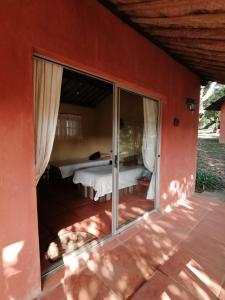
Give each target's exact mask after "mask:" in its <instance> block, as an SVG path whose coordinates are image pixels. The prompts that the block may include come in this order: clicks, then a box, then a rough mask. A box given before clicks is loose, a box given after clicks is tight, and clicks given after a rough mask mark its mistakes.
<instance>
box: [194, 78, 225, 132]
mask: <svg viewBox="0 0 225 300" xmlns="http://www.w3.org/2000/svg"><path fill="white" fill-rule="evenodd" d="M212 85H213V86H212ZM212 87H213V89H212ZM210 88H211V93H210V94H209V95H208V96H207V93H208V91H209V89H210ZM223 96H225V85H222V84H219V83H215V82H208V83H207V85H206V86H203V87H202V88H201V107H202V109H201V111H200V122H199V127H200V128H202V129H204V128H209V127H211V128H212V129H213V130H214V131H215V130H216V129H217V127H218V124H219V115H220V112H218V111H208V110H206V107H208V106H209V105H210V104H211V103H213V102H215V101H217V100H218V99H219V98H221V97H223Z"/></svg>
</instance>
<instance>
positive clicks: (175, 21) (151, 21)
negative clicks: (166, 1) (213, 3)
mask: <svg viewBox="0 0 225 300" xmlns="http://www.w3.org/2000/svg"><path fill="white" fill-rule="evenodd" d="M131 20H132V21H133V22H134V23H137V24H139V25H140V26H143V27H151V26H153V27H155V28H157V27H158V28H171V27H172V28H205V29H213V28H214V29H215V28H222V29H223V28H224V26H225V14H200V15H190V16H184V17H171V18H148V17H146V18H144V17H131Z"/></svg>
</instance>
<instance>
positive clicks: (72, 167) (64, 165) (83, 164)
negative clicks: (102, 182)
mask: <svg viewBox="0 0 225 300" xmlns="http://www.w3.org/2000/svg"><path fill="white" fill-rule="evenodd" d="M109 162H110V160H108V159H106V160H103V159H97V160H67V161H58V162H53V163H51V165H53V166H55V167H58V168H59V170H60V172H61V174H62V178H66V177H70V176H73V175H74V172H75V171H77V170H80V169H84V168H90V167H95V166H104V165H109Z"/></svg>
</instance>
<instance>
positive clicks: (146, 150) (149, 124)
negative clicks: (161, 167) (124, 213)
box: [142, 97, 158, 199]
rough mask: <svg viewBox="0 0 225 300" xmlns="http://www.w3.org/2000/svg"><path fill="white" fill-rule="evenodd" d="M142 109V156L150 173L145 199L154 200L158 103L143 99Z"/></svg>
mask: <svg viewBox="0 0 225 300" xmlns="http://www.w3.org/2000/svg"><path fill="white" fill-rule="evenodd" d="M143 109H144V132H143V142H142V156H143V162H144V166H145V168H146V169H147V170H149V171H150V172H151V173H152V178H151V181H150V184H149V188H148V192H147V199H155V185H156V147H157V118H158V103H157V102H156V101H153V100H151V99H149V98H146V97H143Z"/></svg>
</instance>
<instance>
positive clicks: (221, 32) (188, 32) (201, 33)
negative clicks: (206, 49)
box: [145, 28, 225, 40]
mask: <svg viewBox="0 0 225 300" xmlns="http://www.w3.org/2000/svg"><path fill="white" fill-rule="evenodd" d="M145 32H147V33H149V34H150V35H152V36H154V37H155V38H156V39H159V38H160V37H169V38H192V39H198V40H199V39H208V40H225V29H219V28H218V29H217V28H216V29H186V28H182V29H173V28H170V29H165V28H146V30H145Z"/></svg>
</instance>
